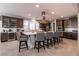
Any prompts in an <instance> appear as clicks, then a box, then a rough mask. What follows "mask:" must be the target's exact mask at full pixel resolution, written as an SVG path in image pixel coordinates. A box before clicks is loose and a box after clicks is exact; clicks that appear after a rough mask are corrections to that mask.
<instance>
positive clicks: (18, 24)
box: [17, 19, 23, 28]
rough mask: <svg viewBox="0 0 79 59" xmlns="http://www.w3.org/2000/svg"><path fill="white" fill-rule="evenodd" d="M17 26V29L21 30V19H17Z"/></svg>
mask: <svg viewBox="0 0 79 59" xmlns="http://www.w3.org/2000/svg"><path fill="white" fill-rule="evenodd" d="M17 26H18V28H23V19H18V21H17Z"/></svg>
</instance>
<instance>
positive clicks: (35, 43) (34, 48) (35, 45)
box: [34, 41, 36, 49]
mask: <svg viewBox="0 0 79 59" xmlns="http://www.w3.org/2000/svg"><path fill="white" fill-rule="evenodd" d="M35 48H36V41H35V45H34V49H35Z"/></svg>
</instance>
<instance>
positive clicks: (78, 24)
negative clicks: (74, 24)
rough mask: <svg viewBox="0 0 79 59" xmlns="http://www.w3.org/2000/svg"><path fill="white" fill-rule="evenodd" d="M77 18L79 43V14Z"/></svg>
mask: <svg viewBox="0 0 79 59" xmlns="http://www.w3.org/2000/svg"><path fill="white" fill-rule="evenodd" d="M77 16H78V28H77V30H78V41H79V13H78V14H77Z"/></svg>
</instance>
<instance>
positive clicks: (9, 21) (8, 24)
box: [2, 16, 23, 28]
mask: <svg viewBox="0 0 79 59" xmlns="http://www.w3.org/2000/svg"><path fill="white" fill-rule="evenodd" d="M2 27H3V28H23V19H22V18H15V17H9V16H2Z"/></svg>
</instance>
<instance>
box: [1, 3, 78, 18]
mask: <svg viewBox="0 0 79 59" xmlns="http://www.w3.org/2000/svg"><path fill="white" fill-rule="evenodd" d="M35 5H36V4H34V3H25V4H24V3H0V12H1V13H8V14H12V15H18V16H22V17H28V14H29V13H30V14H31V17H41V11H43V10H46V12H47V15H48V16H47V17H48V18H51V17H52V18H53V19H55V18H60V16H64V17H68V16H71V15H75V14H77V13H78V7H77V4H72V3H40V4H39V8H36V7H35ZM52 11H53V12H55V14H53V15H52V14H51V12H52Z"/></svg>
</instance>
